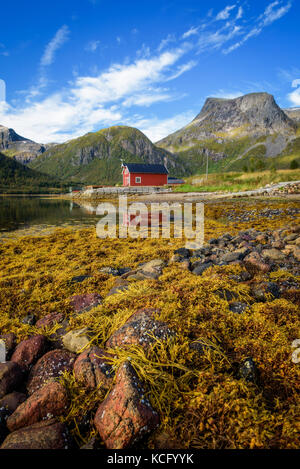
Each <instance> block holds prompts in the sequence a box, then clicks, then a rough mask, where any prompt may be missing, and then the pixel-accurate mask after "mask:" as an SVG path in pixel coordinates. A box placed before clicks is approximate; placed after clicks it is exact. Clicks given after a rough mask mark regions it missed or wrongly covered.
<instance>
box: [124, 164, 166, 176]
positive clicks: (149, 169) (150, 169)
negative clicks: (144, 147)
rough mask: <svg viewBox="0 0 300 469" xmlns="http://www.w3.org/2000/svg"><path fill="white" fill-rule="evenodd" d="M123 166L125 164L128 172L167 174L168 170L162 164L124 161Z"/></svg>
mask: <svg viewBox="0 0 300 469" xmlns="http://www.w3.org/2000/svg"><path fill="white" fill-rule="evenodd" d="M123 166H127V168H128V171H129V172H130V173H143V174H168V170H167V168H166V167H165V166H164V165H163V164H140V163H128V164H127V163H124V165H123Z"/></svg>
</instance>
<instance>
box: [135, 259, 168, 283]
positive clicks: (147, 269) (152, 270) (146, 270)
mask: <svg viewBox="0 0 300 469" xmlns="http://www.w3.org/2000/svg"><path fill="white" fill-rule="evenodd" d="M164 266H165V262H164V261H163V260H162V259H153V260H152V261H149V262H146V264H143V265H142V266H141V267H138V268H137V271H138V272H140V273H141V274H142V275H143V276H144V277H146V278H153V279H157V278H158V277H159V276H160V275H161V274H162V269H163V267H164Z"/></svg>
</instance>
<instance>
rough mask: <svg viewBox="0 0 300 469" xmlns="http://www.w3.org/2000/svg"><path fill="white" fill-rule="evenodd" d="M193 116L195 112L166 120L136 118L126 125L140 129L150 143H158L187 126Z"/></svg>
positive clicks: (177, 115)
mask: <svg viewBox="0 0 300 469" xmlns="http://www.w3.org/2000/svg"><path fill="white" fill-rule="evenodd" d="M195 115H196V112H195V111H187V112H183V113H181V114H176V115H175V116H173V117H169V118H166V119H158V118H157V117H154V118H152V119H143V118H137V119H136V120H128V121H127V122H126V124H127V125H132V126H133V127H137V128H138V129H140V130H141V131H142V132H143V133H144V134H145V135H147V137H148V138H149V139H150V140H151V141H152V142H158V141H159V140H161V139H162V138H164V137H166V136H167V135H169V134H171V133H173V132H176V130H178V129H181V128H182V127H184V126H185V125H187V124H188V123H189V122H191V120H192V119H193V118H194V117H195Z"/></svg>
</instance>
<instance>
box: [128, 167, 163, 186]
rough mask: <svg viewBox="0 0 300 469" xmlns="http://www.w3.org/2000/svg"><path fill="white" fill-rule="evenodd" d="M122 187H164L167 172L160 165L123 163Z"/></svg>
mask: <svg viewBox="0 0 300 469" xmlns="http://www.w3.org/2000/svg"><path fill="white" fill-rule="evenodd" d="M122 171H123V186H164V185H166V184H168V170H167V168H166V167H165V166H164V165H162V164H139V163H128V164H127V163H123V164H122Z"/></svg>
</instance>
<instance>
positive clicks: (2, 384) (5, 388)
mask: <svg viewBox="0 0 300 469" xmlns="http://www.w3.org/2000/svg"><path fill="white" fill-rule="evenodd" d="M22 380H23V373H22V369H21V367H20V366H19V365H18V364H17V363H14V362H5V363H0V397H3V396H5V395H6V394H8V393H10V392H12V391H15V389H17V387H18V386H19V385H20V384H21V382H22Z"/></svg>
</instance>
